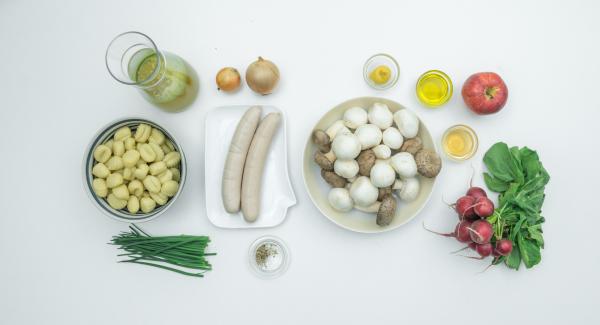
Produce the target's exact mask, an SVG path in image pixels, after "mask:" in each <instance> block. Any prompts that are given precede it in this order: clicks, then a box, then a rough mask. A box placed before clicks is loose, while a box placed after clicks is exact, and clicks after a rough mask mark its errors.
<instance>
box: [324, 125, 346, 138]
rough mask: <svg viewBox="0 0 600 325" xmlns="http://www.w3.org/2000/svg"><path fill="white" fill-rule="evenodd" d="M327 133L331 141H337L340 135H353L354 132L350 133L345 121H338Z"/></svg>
mask: <svg viewBox="0 0 600 325" xmlns="http://www.w3.org/2000/svg"><path fill="white" fill-rule="evenodd" d="M325 133H327V135H328V136H329V139H335V137H336V136H338V135H342V134H348V133H352V131H350V130H349V129H348V128H347V127H346V125H344V121H342V120H337V121H335V123H333V124H331V126H329V127H328V128H327V130H325Z"/></svg>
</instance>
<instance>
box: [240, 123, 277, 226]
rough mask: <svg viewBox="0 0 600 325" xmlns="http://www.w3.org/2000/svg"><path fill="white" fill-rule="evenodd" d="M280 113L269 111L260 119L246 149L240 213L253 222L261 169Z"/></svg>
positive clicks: (258, 205) (258, 207) (256, 208)
mask: <svg viewBox="0 0 600 325" xmlns="http://www.w3.org/2000/svg"><path fill="white" fill-rule="evenodd" d="M280 120H281V114H280V113H269V114H267V116H265V118H264V119H263V120H262V122H261V123H260V125H259V126H258V129H257V130H256V134H254V138H253V139H252V144H251V145H250V150H249V151H248V157H247V158H246V166H244V177H243V179H242V213H243V214H244V219H246V221H248V222H254V221H255V220H256V218H257V217H258V214H259V211H260V194H261V190H260V187H261V183H262V175H263V169H264V167H265V160H266V157H267V153H268V152H269V147H270V146H271V141H272V140H273V135H274V134H275V132H276V131H277V128H278V127H279V121H280Z"/></svg>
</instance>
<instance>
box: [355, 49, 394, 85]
mask: <svg viewBox="0 0 600 325" xmlns="http://www.w3.org/2000/svg"><path fill="white" fill-rule="evenodd" d="M399 75H400V67H399V66H398V62H396V60H395V59H394V58H393V57H392V56H390V55H388V54H385V53H379V54H375V55H373V56H372V57H370V58H369V59H368V60H367V62H365V65H364V67H363V77H364V78H365V82H366V83H367V85H369V86H371V88H373V89H377V90H385V89H388V88H391V87H393V86H394V85H395V84H396V82H397V81H398V76H399Z"/></svg>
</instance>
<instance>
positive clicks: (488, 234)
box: [469, 220, 494, 244]
mask: <svg viewBox="0 0 600 325" xmlns="http://www.w3.org/2000/svg"><path fill="white" fill-rule="evenodd" d="M493 234H494V230H493V229H492V224H490V223H489V222H488V221H487V220H476V221H474V222H473V223H472V224H471V227H469V235H470V237H471V240H472V241H474V242H476V243H477V244H487V243H489V242H490V239H492V235H493Z"/></svg>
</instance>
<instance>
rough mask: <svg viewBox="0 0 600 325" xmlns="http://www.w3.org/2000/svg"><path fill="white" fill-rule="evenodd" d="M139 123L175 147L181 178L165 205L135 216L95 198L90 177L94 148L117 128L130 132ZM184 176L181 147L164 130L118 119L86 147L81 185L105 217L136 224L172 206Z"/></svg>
mask: <svg viewBox="0 0 600 325" xmlns="http://www.w3.org/2000/svg"><path fill="white" fill-rule="evenodd" d="M140 123H146V124H148V125H150V126H152V127H153V128H156V129H158V130H160V131H162V132H163V133H164V134H165V137H166V139H167V140H170V141H171V142H172V143H173V145H174V146H175V150H176V151H178V152H179V154H181V162H180V172H181V177H180V180H179V189H177V193H176V194H175V196H173V197H172V198H169V201H168V202H167V203H166V204H165V205H162V206H160V205H157V206H156V208H155V209H154V210H153V211H152V212H149V213H142V212H138V213H136V214H131V213H129V212H128V211H127V209H122V210H116V209H113V208H112V207H111V206H110V205H108V202H106V200H105V199H103V198H101V197H98V196H96V194H95V193H94V190H93V189H92V181H93V180H94V176H93V175H92V167H93V166H94V161H95V160H94V150H95V149H96V147H97V146H98V145H100V144H102V143H105V142H106V141H108V140H109V139H110V138H112V137H113V136H114V134H115V132H116V131H117V130H118V129H119V128H121V127H123V126H128V127H130V128H132V129H133V130H132V131H135V129H136V128H137V126H138V125H139V124H140ZM186 176H187V165H186V161H185V154H184V153H183V149H182V148H181V146H180V145H179V143H178V142H177V140H176V139H175V138H174V137H173V135H171V133H169V132H168V131H167V130H166V129H165V128H163V127H161V126H160V125H158V124H156V123H155V122H152V121H149V120H146V119H143V118H136V117H132V118H123V119H118V120H116V121H113V122H111V123H109V124H107V125H106V126H104V127H103V128H102V129H100V131H99V132H98V133H97V134H96V135H95V136H94V137H93V138H92V141H91V142H90V145H89V146H88V147H87V149H86V151H85V157H84V160H83V183H84V187H85V190H86V192H87V193H88V196H89V197H90V200H92V203H93V204H94V205H95V206H96V207H97V208H98V209H100V211H102V212H103V213H104V214H106V215H107V216H109V217H111V218H113V219H115V220H119V221H124V222H131V223H137V222H144V221H149V220H152V219H154V218H156V217H158V216H159V215H161V214H163V213H164V212H165V211H166V210H167V209H168V208H169V207H170V206H171V205H173V203H174V202H175V201H176V200H177V198H178V197H179V195H180V194H181V191H182V190H183V186H184V185H185V178H186Z"/></svg>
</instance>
